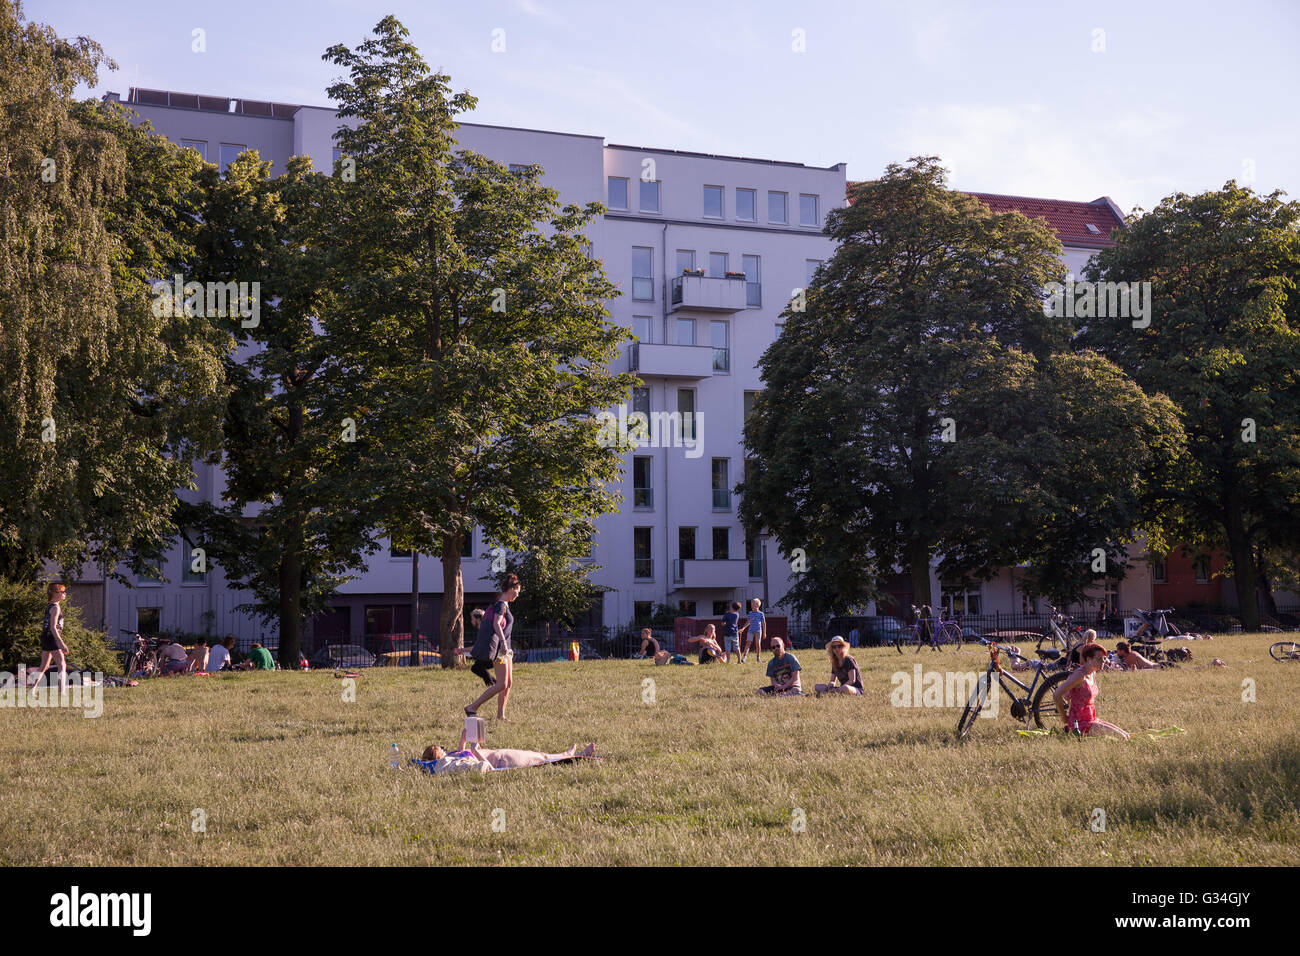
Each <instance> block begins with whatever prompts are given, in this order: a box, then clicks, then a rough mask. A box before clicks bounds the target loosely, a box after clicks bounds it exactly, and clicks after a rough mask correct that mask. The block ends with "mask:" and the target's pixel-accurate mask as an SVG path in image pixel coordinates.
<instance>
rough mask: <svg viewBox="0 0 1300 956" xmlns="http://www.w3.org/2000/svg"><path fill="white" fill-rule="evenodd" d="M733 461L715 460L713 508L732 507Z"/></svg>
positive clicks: (727, 459) (728, 459)
mask: <svg viewBox="0 0 1300 956" xmlns="http://www.w3.org/2000/svg"><path fill="white" fill-rule="evenodd" d="M730 474H731V459H730V458H715V459H713V507H715V508H730V507H731V479H730Z"/></svg>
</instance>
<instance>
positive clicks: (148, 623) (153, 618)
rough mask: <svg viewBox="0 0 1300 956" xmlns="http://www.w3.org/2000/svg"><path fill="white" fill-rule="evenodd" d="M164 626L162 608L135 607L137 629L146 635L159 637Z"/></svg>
mask: <svg viewBox="0 0 1300 956" xmlns="http://www.w3.org/2000/svg"><path fill="white" fill-rule="evenodd" d="M161 628H162V608H160V607H137V608H136V609H135V629H136V631H137V632H138V633H140V634H143V635H145V637H157V636H158V631H159V630H160V629H161Z"/></svg>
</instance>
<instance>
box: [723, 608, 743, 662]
mask: <svg viewBox="0 0 1300 956" xmlns="http://www.w3.org/2000/svg"><path fill="white" fill-rule="evenodd" d="M722 649H723V650H724V651H725V652H726V653H727V654H728V655H729V656H728V659H729V660H734V661H735V662H736V663H737V664H739V663H740V602H739V601H732V602H731V610H729V611H728V612H727V613H726V614H724V615H722Z"/></svg>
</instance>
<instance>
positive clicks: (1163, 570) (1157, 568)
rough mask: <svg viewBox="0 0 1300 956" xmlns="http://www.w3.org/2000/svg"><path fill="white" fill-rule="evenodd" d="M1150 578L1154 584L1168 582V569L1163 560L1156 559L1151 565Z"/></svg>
mask: <svg viewBox="0 0 1300 956" xmlns="http://www.w3.org/2000/svg"><path fill="white" fill-rule="evenodd" d="M1151 580H1152V581H1154V582H1155V583H1156V584H1168V583H1169V570H1168V567H1167V566H1166V565H1165V562H1163V561H1157V562H1156V563H1155V564H1153V565H1151Z"/></svg>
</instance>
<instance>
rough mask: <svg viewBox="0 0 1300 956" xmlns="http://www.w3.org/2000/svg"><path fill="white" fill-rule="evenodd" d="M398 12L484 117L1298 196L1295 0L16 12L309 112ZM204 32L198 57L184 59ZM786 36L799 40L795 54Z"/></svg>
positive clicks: (190, 83) (533, 1) (642, 140)
mask: <svg viewBox="0 0 1300 956" xmlns="http://www.w3.org/2000/svg"><path fill="white" fill-rule="evenodd" d="M389 11H391V12H393V13H395V14H396V15H397V17H398V19H400V20H401V21H402V22H403V23H405V24H406V26H407V27H408V29H410V31H411V38H412V40H413V41H414V42H415V44H416V45H417V46H418V47H419V48H420V50H421V52H422V53H423V55H424V57H425V59H426V60H427V61H428V62H429V63H430V64H431V65H432V66H434V67H436V68H440V69H442V70H443V71H444V72H447V73H449V74H450V75H451V78H452V84H453V86H454V87H455V88H456V89H458V90H459V89H467V90H469V91H470V92H471V93H473V94H474V95H476V96H477V97H478V99H479V107H478V109H477V110H476V111H475V113H474V114H473V115H472V116H469V117H467V118H468V119H470V120H472V121H475V122H482V123H497V124H502V125H509V126H529V127H535V128H541V129H554V130H561V131H565V132H575V133H591V134H595V135H599V136H604V137H605V140H606V142H612V143H623V144H631V145H641V146H656V147H664V148H672V149H685V150H698V151H702V152H714V153H726V154H732V155H741V156H754V157H761V158H765V159H781V160H793V161H796V162H804V163H812V164H817V165H830V164H832V163H836V162H839V161H841V160H842V161H845V162H847V163H848V164H849V177H850V178H851V179H865V178H870V177H873V176H876V175H879V174H880V172H881V171H882V170H883V168H884V166H885V165H886V164H887V163H889V162H891V161H900V162H901V161H904V160H906V159H907V157H909V156H912V155H915V154H918V153H935V154H937V155H939V156H940V157H941V158H942V159H943V160H944V162H945V164H947V165H948V167H949V168H950V170H951V171H952V179H951V184H952V185H953V186H955V187H957V188H960V189H970V190H977V191H987V192H1000V193H1013V194H1018V195H1032V196H1048V197H1053V198H1060V199H1084V200H1090V199H1095V198H1096V197H1098V196H1100V195H1103V194H1108V195H1110V196H1111V197H1112V198H1114V199H1115V200H1116V202H1118V203H1119V204H1120V206H1121V207H1123V208H1124V209H1125V210H1126V211H1127V210H1129V209H1130V208H1132V207H1133V206H1134V205H1141V206H1143V207H1145V208H1151V207H1152V206H1154V205H1155V204H1156V203H1157V202H1158V201H1159V200H1160V198H1161V197H1163V196H1165V195H1167V194H1168V193H1170V192H1173V191H1176V190H1182V191H1185V192H1199V191H1201V190H1204V189H1212V188H1216V187H1218V186H1220V185H1222V184H1223V183H1224V182H1225V181H1226V180H1228V179H1230V178H1236V179H1238V180H1239V181H1251V182H1252V185H1254V186H1255V187H1256V188H1257V189H1260V190H1263V191H1267V190H1271V189H1273V188H1279V187H1280V188H1282V189H1285V190H1287V192H1288V193H1291V194H1292V195H1293V198H1294V197H1295V196H1296V195H1297V194H1300V135H1298V132H1297V130H1298V129H1300V123H1298V122H1297V114H1296V106H1295V98H1296V95H1297V92H1300V55H1297V52H1296V51H1297V49H1300V3H1298V2H1296V0H1273V2H1268V0H1234V2H1232V3H1223V2H1218V3H1202V2H1183V0H1179V2H1159V3H1155V2H1151V3H1147V2H1134V0H1125V2H1118V3H1110V2H1097V3H1092V4H1081V3H1068V4H1066V3H1061V4H1057V3H1052V2H1043V0H1039V2H1005V3H995V2H987V3H983V4H967V3H942V2H919V0H900V2H851V0H838V2H831V0H799V2H789V0H761V2H715V0H694V2H677V0H656V2H649V3H648V2H643V0H631V2H627V0H571V2H566V0H478V2H476V3H466V2H464V0H456V2H451V0H423V2H421V0H388V2H384V3H378V4H375V3H369V2H347V0H312V2H305V0H303V2H284V0H261V2H248V0H224V2H222V3H220V4H216V3H211V2H209V3H192V2H187V0H165V2H164V0H128V2H124V3H107V2H104V0H28V2H26V3H25V12H26V15H27V17H28V18H29V19H34V20H37V21H40V22H44V23H48V24H50V25H51V26H52V27H54V28H55V30H57V31H58V32H59V33H60V34H62V35H65V36H71V35H81V34H84V35H89V36H92V37H94V38H95V39H97V40H98V41H99V42H100V43H101V44H102V45H103V46H104V47H105V49H106V51H107V52H108V54H109V55H110V56H111V57H113V58H114V59H115V60H116V61H117V63H118V65H119V67H120V69H119V71H118V72H117V73H115V74H112V73H110V74H106V75H104V76H103V77H101V84H100V87H99V89H97V90H95V91H94V92H96V93H100V92H102V91H103V90H107V89H112V90H116V91H118V92H120V93H122V94H123V95H125V94H126V91H127V88H128V87H129V86H131V85H139V86H144V87H151V88H161V89H173V90H183V91H186V92H195V93H207V94H212V95H215V96H234V97H246V98H249V99H264V100H276V101H281V102H290V103H308V104H314V105H327V99H326V96H325V92H324V91H325V87H326V86H327V85H329V83H330V82H331V81H332V80H333V79H334V78H335V77H336V75H337V70H336V68H335V67H333V66H332V65H330V64H327V63H325V62H324V61H322V60H321V59H320V56H321V53H323V52H324V50H325V48H326V47H327V46H329V45H330V44H333V43H336V42H343V43H346V44H348V45H349V46H355V45H356V44H357V43H358V42H360V41H361V40H362V39H363V38H364V37H365V36H366V35H367V34H368V32H369V30H370V29H371V28H372V27H373V26H374V24H375V23H376V22H377V21H378V20H379V19H380V18H381V17H382V16H383V15H384V14H385V13H387V12H389ZM195 28H202V29H203V30H205V31H206V44H207V50H206V52H204V53H195V52H193V51H192V50H191V46H192V42H193V41H192V31H193V30H194V29H195ZM498 29H500V30H503V31H504V43H505V50H504V52H493V49H492V46H493V31H495V30H498ZM796 30H802V31H803V36H804V38H805V40H804V42H805V45H806V52H803V53H798V52H795V51H794V50H793V49H792V46H793V45H794V43H795V40H794V31H796ZM1098 30H1100V31H1104V35H1102V34H1098V33H1097V32H1096V31H1098ZM498 36H499V35H498ZM1097 46H1104V50H1103V51H1094V47H1097ZM1252 180H1253V181H1252Z"/></svg>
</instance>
